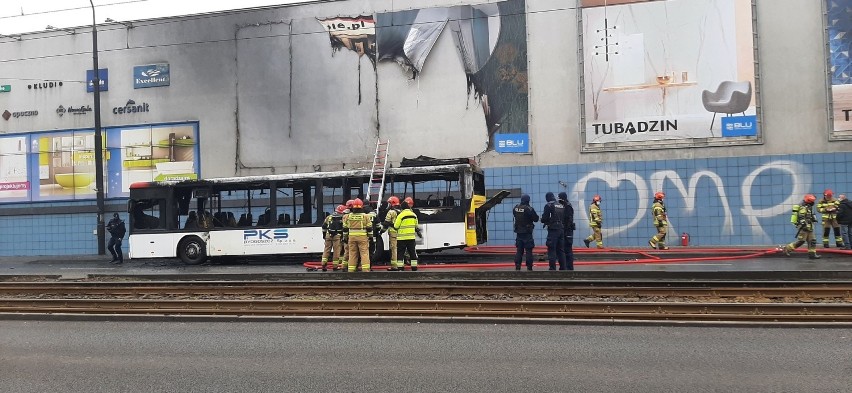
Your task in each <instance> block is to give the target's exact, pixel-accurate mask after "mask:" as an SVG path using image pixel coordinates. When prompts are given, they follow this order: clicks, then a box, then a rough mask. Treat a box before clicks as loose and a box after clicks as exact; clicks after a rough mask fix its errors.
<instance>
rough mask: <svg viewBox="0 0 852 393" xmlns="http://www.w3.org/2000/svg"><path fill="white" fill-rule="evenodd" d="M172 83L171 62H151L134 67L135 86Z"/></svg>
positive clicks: (154, 85)
mask: <svg viewBox="0 0 852 393" xmlns="http://www.w3.org/2000/svg"><path fill="white" fill-rule="evenodd" d="M170 83H171V76H170V75H169V64H168V63H165V64H149V65H141V66H135V67H133V88H134V89H144V88H146V87H158V86H168V85H169V84H170Z"/></svg>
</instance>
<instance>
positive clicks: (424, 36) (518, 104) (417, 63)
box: [319, 0, 529, 153]
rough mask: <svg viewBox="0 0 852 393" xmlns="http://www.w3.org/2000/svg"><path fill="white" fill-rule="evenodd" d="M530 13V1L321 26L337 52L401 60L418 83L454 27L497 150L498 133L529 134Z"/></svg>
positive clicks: (411, 12)
mask: <svg viewBox="0 0 852 393" xmlns="http://www.w3.org/2000/svg"><path fill="white" fill-rule="evenodd" d="M525 9H526V1H525V0H510V1H504V2H500V3H495V4H483V5H465V6H454V7H442V8H428V9H420V10H406V11H398V12H387V13H379V14H377V15H376V18H375V20H373V19H372V18H371V17H368V16H358V17H337V18H330V19H320V20H319V21H320V22H321V23H322V24H323V25H324V26H325V28H326V31H328V32H329V34H330V37H331V44H332V47H333V48H335V49H340V48H344V47H345V48H348V49H350V50H353V51H357V52H358V53H359V54H367V55H368V56H370V55H372V56H375V57H371V59H372V60H378V61H382V60H392V61H395V62H397V63H399V64H400V65H401V66H402V67H403V68H405V69H406V70H407V71H409V72H410V73H411V76H412V78H416V77H417V75H418V74H420V73H421V72H423V69H424V67H425V65H426V59H427V58H428V56H429V53H430V52H431V50H432V48H433V47H434V46H435V45H436V43H437V42H438V39H439V37H440V36H441V34H442V33H443V31H444V30H445V29H446V28H447V27H449V29H450V31H451V34H452V37H453V41H454V43H455V46H456V48H457V51H458V54H459V57H460V60H461V63H462V67H463V70H464V72H465V75H466V80H467V91H468V94H471V93H472V94H474V95H475V97H476V99H478V100H479V101H480V103H481V104H482V108H483V114H484V116H485V123H486V127H487V129H486V132H487V135H488V147H487V148H488V150H493V149H495V145H496V143H495V140H496V139H499V138H498V137H497V135H498V134H511V135H513V136H514V135H517V134H524V135H528V134H529V122H528V118H529V94H528V87H527V41H526V17H525V14H524V13H525ZM356 33H357V34H356ZM358 40H361V41H363V42H366V43H370V44H372V45H373V46H372V47H371V48H372V50H373V51H372V52H370V51H366V50H364V52H365V53H362V52H361V51H362V50H363V49H361V48H360V47H359V46H358V45H357V42H359V41H358ZM526 139H527V140H528V138H526ZM526 146H527V147H526V148H525V149H521V150H523V151H520V150H519V149H514V150H512V151H511V152H515V153H517V152H520V153H527V152H529V148H528V146H529V144H528V143H527V144H526ZM506 152H510V151H506Z"/></svg>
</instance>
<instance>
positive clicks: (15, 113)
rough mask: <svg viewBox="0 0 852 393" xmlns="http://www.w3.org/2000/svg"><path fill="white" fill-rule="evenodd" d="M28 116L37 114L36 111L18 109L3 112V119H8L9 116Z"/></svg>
mask: <svg viewBox="0 0 852 393" xmlns="http://www.w3.org/2000/svg"><path fill="white" fill-rule="evenodd" d="M29 116H38V111H19V112H9V111H8V110H7V111H4V112H3V120H9V119H10V118H12V117H14V118H16V119H17V118H19V117H29Z"/></svg>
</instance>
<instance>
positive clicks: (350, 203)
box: [346, 199, 355, 208]
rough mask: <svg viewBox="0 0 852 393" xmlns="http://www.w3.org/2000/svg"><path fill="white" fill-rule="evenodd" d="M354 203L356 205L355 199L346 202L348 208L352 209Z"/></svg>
mask: <svg viewBox="0 0 852 393" xmlns="http://www.w3.org/2000/svg"><path fill="white" fill-rule="evenodd" d="M353 203H355V200H354V199H350V200H348V201H346V207H350V208H351V207H352V204H353Z"/></svg>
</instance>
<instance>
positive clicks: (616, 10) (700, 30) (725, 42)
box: [582, 0, 760, 148]
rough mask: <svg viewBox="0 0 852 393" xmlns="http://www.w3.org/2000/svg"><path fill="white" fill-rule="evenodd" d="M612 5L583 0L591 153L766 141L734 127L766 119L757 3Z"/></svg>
mask: <svg viewBox="0 0 852 393" xmlns="http://www.w3.org/2000/svg"><path fill="white" fill-rule="evenodd" d="M612 3H613V2H612V1H610V2H606V1H603V0H583V1H582V6H583V9H582V18H583V25H582V26H583V29H584V30H583V69H584V71H583V72H584V76H585V78H584V82H585V84H584V86H583V89H584V101H585V113H584V115H585V117H584V118H585V124H584V131H585V140H584V145H585V147H586V148H589V147H593V148H594V147H598V148H600V147H602V145H603V144H610V145H608V146H611V147H613V148H618V147H624V146H625V145H636V146H649V145H656V146H678V145H680V146H689V145H688V144H683V143H682V142H684V141H690V140H692V139H695V138H707V139H710V140H718V141H723V140H725V138H738V140H740V141H741V140H743V139H745V140H748V139H752V140H755V141H756V140H757V137H758V136H759V133H760V130H759V128H758V127H757V126H758V124H757V123H756V122H755V123H753V126H754V128H753V129H750V130H749V131H747V132H745V131H742V130H740V131H738V132H729V131H730V130H726V129H725V128H724V127H725V126H727V125H730V124H733V123H734V122H737V121H739V122H742V123H745V122H748V121H749V120H750V119H752V118H753V117H754V116H755V115H756V113H757V104H758V97H757V96H756V94H755V86H754V83H755V61H754V60H755V59H754V41H753V35H752V32H753V18H752V15H753V14H752V13H753V10H752V2H751V0H692V1H688V2H686V1H676V0H659V1H649V2H646V1H636V0H625V1H619V2H617V5H612ZM727 117H738V118H739V119H728V120H725V121H724V122H723V118H727ZM723 123H724V124H723ZM613 143H614V144H615V145H611V144H613Z"/></svg>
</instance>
